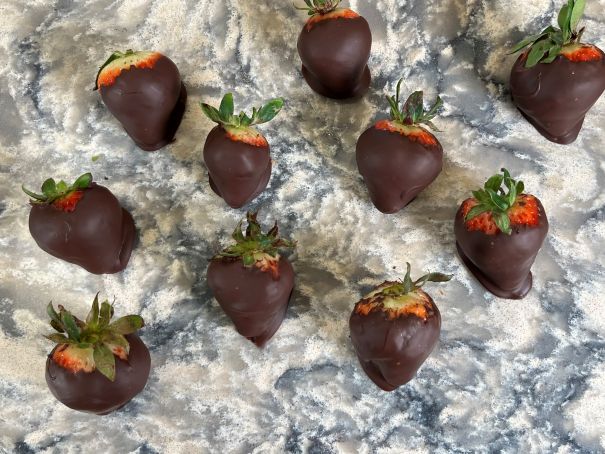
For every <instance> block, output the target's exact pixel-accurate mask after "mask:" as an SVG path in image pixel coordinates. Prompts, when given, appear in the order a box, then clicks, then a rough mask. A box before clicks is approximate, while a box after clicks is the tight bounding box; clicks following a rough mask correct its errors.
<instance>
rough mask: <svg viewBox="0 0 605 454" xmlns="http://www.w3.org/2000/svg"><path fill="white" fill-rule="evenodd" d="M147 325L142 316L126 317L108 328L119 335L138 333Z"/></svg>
mask: <svg viewBox="0 0 605 454" xmlns="http://www.w3.org/2000/svg"><path fill="white" fill-rule="evenodd" d="M144 325H145V322H144V321H143V317H141V316H140V315H126V316H124V317H120V318H119V319H117V320H116V321H114V322H112V323H111V324H110V325H109V326H108V328H109V329H110V330H111V331H113V332H114V333H117V334H132V333H136V332H137V331H138V330H140V329H141V328H142V327H143V326H144Z"/></svg>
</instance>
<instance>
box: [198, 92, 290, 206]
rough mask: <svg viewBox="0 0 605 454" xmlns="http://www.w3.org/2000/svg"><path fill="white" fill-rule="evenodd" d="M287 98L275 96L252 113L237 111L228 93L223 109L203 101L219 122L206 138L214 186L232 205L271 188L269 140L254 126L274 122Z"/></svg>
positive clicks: (206, 150)
mask: <svg viewBox="0 0 605 454" xmlns="http://www.w3.org/2000/svg"><path fill="white" fill-rule="evenodd" d="M283 105H284V100H283V99H281V98H276V99H272V100H270V101H269V102H267V104H265V105H264V106H262V107H261V108H260V109H257V108H253V109H252V115H251V116H248V115H247V114H246V113H245V112H241V113H240V114H239V115H234V114H233V109H234V107H233V95H232V94H231V93H227V94H226V95H225V96H224V97H223V100H222V101H221V105H220V107H219V109H216V108H214V107H212V106H210V105H208V104H202V110H203V111H204V114H206V116H207V117H208V118H209V119H210V120H212V121H214V122H215V123H218V126H215V127H214V129H212V131H210V133H209V134H208V137H207V138H206V143H205V144H204V162H205V163H206V167H207V168H208V174H209V179H210V187H211V188H212V190H213V191H214V192H216V194H217V195H219V196H220V197H222V198H223V199H224V200H225V202H227V204H228V205H229V206H230V207H232V208H240V207H242V206H244V205H246V204H247V203H248V202H250V201H252V200H253V199H254V198H256V196H258V195H259V194H260V193H261V192H263V190H264V189H265V188H266V187H267V183H269V179H270V178H271V157H270V156H269V142H267V139H265V137H264V136H263V135H262V134H261V133H260V132H258V130H257V129H256V128H255V127H254V126H256V125H260V124H262V123H267V122H268V121H271V120H272V119H273V118H274V117H275V116H276V115H277V114H278V113H279V111H280V110H281V108H282V107H283Z"/></svg>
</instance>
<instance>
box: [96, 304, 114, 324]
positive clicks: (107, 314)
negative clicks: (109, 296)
mask: <svg viewBox="0 0 605 454" xmlns="http://www.w3.org/2000/svg"><path fill="white" fill-rule="evenodd" d="M111 312H112V310H111V304H109V302H108V301H103V302H102V303H101V311H100V316H99V327H100V328H104V327H106V326H107V325H109V321H110V320H111Z"/></svg>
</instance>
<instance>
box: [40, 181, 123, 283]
mask: <svg viewBox="0 0 605 454" xmlns="http://www.w3.org/2000/svg"><path fill="white" fill-rule="evenodd" d="M29 231H30V233H31V235H32V237H33V238H34V240H35V241H36V243H38V246H40V248H41V249H42V250H44V251H46V252H48V253H49V254H51V255H53V256H55V257H57V258H60V259H62V260H65V261H67V262H70V263H75V264H76V265H80V266H81V267H82V268H84V269H85V270H87V271H89V272H90V273H93V274H111V273H117V272H119V271H122V270H123V269H124V268H126V265H128V260H129V259H130V254H131V252H132V247H133V244H134V240H135V227H134V220H133V219H132V216H131V215H130V213H129V212H128V211H126V210H125V209H123V208H122V207H121V205H120V202H119V201H118V199H116V198H115V196H114V195H113V194H112V193H111V192H110V191H109V189H107V188H105V187H103V186H99V185H97V184H96V183H92V184H91V186H90V187H89V188H88V189H84V195H83V196H82V198H81V199H80V201H79V202H78V203H77V205H76V208H75V210H74V211H72V212H65V211H62V210H59V209H57V208H55V207H54V206H53V205H52V204H51V205H47V204H33V205H32V207H31V211H30V214H29Z"/></svg>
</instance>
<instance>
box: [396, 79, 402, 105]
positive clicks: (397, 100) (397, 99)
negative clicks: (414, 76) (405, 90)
mask: <svg viewBox="0 0 605 454" xmlns="http://www.w3.org/2000/svg"><path fill="white" fill-rule="evenodd" d="M401 82H403V77H402V78H401V79H399V81H398V82H397V91H396V93H395V95H396V97H395V105H396V106H397V109H396V110H397V111H398V110H399V99H400V98H399V95H400V94H401Z"/></svg>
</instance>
